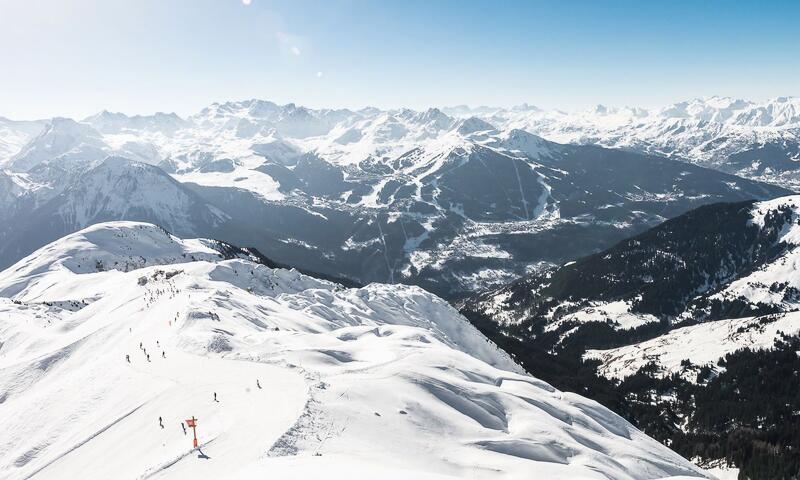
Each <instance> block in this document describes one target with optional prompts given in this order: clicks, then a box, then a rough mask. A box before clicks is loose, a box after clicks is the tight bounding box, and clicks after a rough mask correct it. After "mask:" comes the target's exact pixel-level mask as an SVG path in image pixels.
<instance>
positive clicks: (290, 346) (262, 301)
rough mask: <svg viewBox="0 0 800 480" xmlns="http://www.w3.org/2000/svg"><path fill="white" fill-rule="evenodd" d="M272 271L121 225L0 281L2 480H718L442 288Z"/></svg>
mask: <svg viewBox="0 0 800 480" xmlns="http://www.w3.org/2000/svg"><path fill="white" fill-rule="evenodd" d="M256 260H257V257H255V256H252V255H249V254H248V253H247V252H246V251H243V250H239V249H236V248H235V247H231V246H229V245H225V244H222V243H220V242H216V241H210V240H182V239H179V238H177V237H174V236H172V235H170V234H168V233H167V232H166V231H164V230H163V229H161V228H158V227H156V226H154V225H149V224H143V223H135V222H113V223H103V224H97V225H94V226H92V227H90V228H87V229H85V230H82V231H80V232H78V233H75V234H72V235H69V236H67V237H64V238H63V239H60V240H58V241H56V242H54V243H52V244H50V245H47V246H45V247H43V248H42V249H40V250H37V251H36V252H35V253H33V254H32V255H30V256H28V257H26V258H25V259H23V260H21V261H20V262H19V263H17V264H16V265H14V266H13V267H11V268H9V269H7V270H5V271H4V272H2V273H0V296H2V297H3V298H0V345H2V347H1V348H0V392H2V396H0V404H2V408H0V424H2V425H3V431H2V434H0V476H2V477H3V478H8V479H23V478H34V479H39V478H71V477H80V478H110V477H113V478H189V477H192V478H214V479H218V478H255V477H258V476H266V475H268V476H270V477H272V478H310V477H319V476H324V477H325V478H352V477H353V472H354V471H355V472H358V474H357V475H358V476H367V477H370V478H398V479H399V478H431V479H433V478H464V477H470V478H529V477H530V475H531V472H536V473H537V474H539V475H542V476H544V477H547V478H570V479H571V478H598V479H599V478H619V479H650V478H653V479H655V478H666V477H671V476H683V478H685V477H702V476H705V475H704V473H703V472H702V471H700V470H699V469H698V468H697V467H694V466H693V465H691V464H690V463H688V462H687V461H686V460H684V459H683V458H681V457H680V456H678V455H677V454H675V453H673V452H672V451H670V450H669V449H667V448H666V447H664V446H662V445H661V444H659V443H657V442H655V441H654V440H652V439H650V438H649V437H647V436H646V435H644V434H643V433H641V432H640V431H638V430H637V429H635V428H633V427H632V426H631V425H630V424H628V423H627V422H626V421H624V420H623V419H622V418H620V417H618V416H617V415H615V414H613V413H612V412H611V411H609V410H607V409H605V408H604V407H602V406H600V405H599V404H597V403H595V402H593V401H591V400H586V399H584V398H582V397H580V396H578V395H576V394H569V393H563V392H560V391H558V390H556V389H554V388H553V387H551V386H550V385H548V384H546V383H544V382H542V381H540V380H537V379H536V378H533V377H530V376H528V375H525V374H524V373H522V370H521V368H520V367H519V366H518V365H517V364H516V363H514V362H513V361H512V360H511V358H510V357H508V356H507V355H506V354H505V353H503V352H502V351H500V350H499V349H497V347H496V346H495V345H494V344H492V343H491V342H489V341H487V339H486V338H485V337H483V336H482V335H481V334H480V333H479V332H478V331H477V330H476V329H474V328H473V327H472V326H471V325H470V324H469V323H468V322H467V321H466V320H465V319H464V318H463V317H461V316H460V315H459V314H458V313H457V312H456V311H455V310H454V309H453V308H452V307H450V306H449V305H448V304H447V303H445V302H444V301H442V300H441V299H439V298H437V297H435V296H433V295H432V294H429V293H427V292H425V291H423V290H421V289H419V288H417V287H409V286H389V285H379V284H373V285H370V286H368V287H365V288H361V289H346V288H344V287H342V286H341V285H337V284H334V283H330V282H327V281H323V280H318V279H315V278H312V277H308V276H305V275H302V274H299V273H298V272H296V271H294V270H280V269H272V268H269V267H267V266H264V265H262V264H260V263H258V262H257V261H256ZM188 418H197V419H198V423H197V425H198V429H197V436H198V439H199V448H198V449H193V448H192V434H191V432H186V431H184V430H183V428H182V422H183V421H185V419H188ZM184 426H185V425H184ZM98 459H103V461H98Z"/></svg>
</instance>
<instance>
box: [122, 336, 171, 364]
mask: <svg viewBox="0 0 800 480" xmlns="http://www.w3.org/2000/svg"><path fill="white" fill-rule="evenodd" d="M160 346H161V345H160V344H159V343H158V340H156V347H160ZM139 350H141V351H142V353H144V356H145V358H146V359H147V361H148V362H149V361H150V354H149V353H147V349H146V348H145V347H144V343H143V342H139ZM161 358H167V352H166V351H165V350H161ZM125 361H126V362H128V363H131V356H130V354H125Z"/></svg>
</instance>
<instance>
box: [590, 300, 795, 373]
mask: <svg viewBox="0 0 800 480" xmlns="http://www.w3.org/2000/svg"><path fill="white" fill-rule="evenodd" d="M780 333H783V334H786V335H790V336H792V335H798V334H800V312H792V313H786V314H778V315H767V316H764V317H748V318H735V319H730V320H717V321H713V322H706V323H701V324H699V325H692V326H689V327H683V328H678V329H675V330H672V331H670V332H669V333H666V334H664V335H661V336H659V337H656V338H654V339H652V340H647V341H645V342H641V343H637V344H634V345H626V346H624V347H619V348H612V349H609V350H589V351H587V352H586V354H585V358H592V359H597V360H600V361H601V362H602V365H600V367H599V368H598V373H600V374H601V375H603V376H605V377H608V378H618V379H623V378H625V377H627V376H630V375H633V374H635V373H636V372H637V371H638V370H639V369H640V368H642V367H644V366H645V365H646V364H648V363H650V362H655V363H656V364H657V365H658V367H659V369H660V370H659V372H658V374H659V375H660V376H669V375H671V374H673V373H683V372H684V371H685V370H687V369H686V368H684V367H683V366H682V365H681V361H683V360H689V361H690V362H691V363H692V364H693V365H695V366H704V365H707V366H709V367H711V369H712V370H713V371H719V370H720V368H721V367H719V366H718V365H717V361H718V360H719V359H721V358H723V357H725V355H727V354H729V353H733V352H735V351H737V350H740V349H743V348H750V349H753V350H761V349H768V348H772V346H773V345H774V343H775V339H777V338H779V337H780ZM695 373H696V372H695ZM686 379H687V380H691V381H695V379H696V375H695V376H687V377H686Z"/></svg>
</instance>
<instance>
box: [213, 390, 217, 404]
mask: <svg viewBox="0 0 800 480" xmlns="http://www.w3.org/2000/svg"><path fill="white" fill-rule="evenodd" d="M214 401H215V402H216V401H217V392H214Z"/></svg>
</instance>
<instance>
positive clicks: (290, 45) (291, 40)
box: [275, 31, 303, 56]
mask: <svg viewBox="0 0 800 480" xmlns="http://www.w3.org/2000/svg"><path fill="white" fill-rule="evenodd" d="M275 38H277V39H278V43H279V44H280V46H281V49H282V50H283V51H284V52H285V53H289V54H291V55H295V56H300V55H301V54H302V53H303V52H302V50H300V44H301V43H302V39H301V38H300V37H298V36H296V35H291V34H288V33H286V32H281V31H278V32H275Z"/></svg>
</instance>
